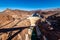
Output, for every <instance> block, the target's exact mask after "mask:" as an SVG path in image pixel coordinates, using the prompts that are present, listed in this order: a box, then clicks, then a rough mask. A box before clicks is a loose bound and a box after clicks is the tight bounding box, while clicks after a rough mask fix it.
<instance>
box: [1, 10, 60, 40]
mask: <svg viewBox="0 0 60 40" xmlns="http://www.w3.org/2000/svg"><path fill="white" fill-rule="evenodd" d="M34 12H38V13H39V14H42V15H43V16H44V19H42V20H45V18H47V17H48V16H51V15H53V14H55V13H56V11H41V10H37V11H23V10H11V9H7V10H5V11H3V12H0V29H3V28H15V27H28V26H31V22H30V20H29V19H27V18H28V17H29V16H31V14H33V13H34ZM58 16H60V15H58ZM32 20H33V19H32ZM34 22H35V21H34ZM17 31H18V30H17ZM15 32H16V31H13V32H12V33H11V35H12V34H14V33H15ZM9 33H10V32H8V33H3V34H1V35H0V39H2V40H6V39H7V38H8V36H11V35H10V34H9ZM27 34H28V29H27V28H26V29H24V30H23V31H22V32H21V33H19V34H18V35H17V36H15V37H14V38H13V40H28V39H25V38H26V35H27ZM28 35H29V34H28ZM28 38H30V36H29V37H28ZM29 40H30V39H29Z"/></svg>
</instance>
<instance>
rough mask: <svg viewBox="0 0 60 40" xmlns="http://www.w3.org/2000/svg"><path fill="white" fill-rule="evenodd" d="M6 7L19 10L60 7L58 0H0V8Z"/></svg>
mask: <svg viewBox="0 0 60 40" xmlns="http://www.w3.org/2000/svg"><path fill="white" fill-rule="evenodd" d="M6 8H10V9H21V10H37V9H42V10H44V9H49V8H60V0H0V10H1V11H2V10H4V9H6Z"/></svg>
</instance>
